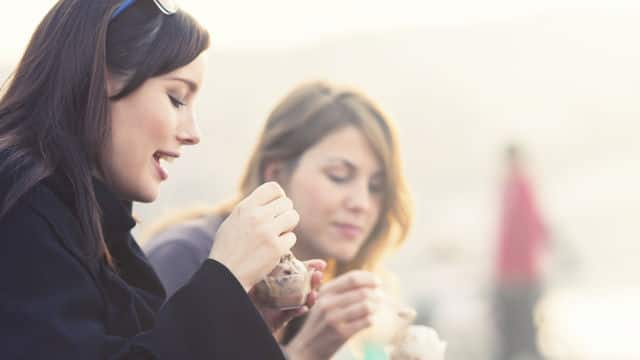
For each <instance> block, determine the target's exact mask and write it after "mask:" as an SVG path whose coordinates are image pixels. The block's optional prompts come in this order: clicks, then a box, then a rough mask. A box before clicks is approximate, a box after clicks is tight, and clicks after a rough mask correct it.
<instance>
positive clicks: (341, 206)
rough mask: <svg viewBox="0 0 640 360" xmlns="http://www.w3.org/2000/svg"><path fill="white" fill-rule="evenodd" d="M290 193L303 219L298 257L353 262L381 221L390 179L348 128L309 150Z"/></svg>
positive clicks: (292, 180) (365, 143) (298, 230)
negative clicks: (386, 189)
mask: <svg viewBox="0 0 640 360" xmlns="http://www.w3.org/2000/svg"><path fill="white" fill-rule="evenodd" d="M285 188H286V191H287V195H288V196H289V197H290V198H291V200H292V201H293V204H294V206H295V208H296V210H297V211H298V212H299V213H300V223H299V224H298V226H297V227H296V230H295V233H296V234H297V236H298V241H297V243H296V245H295V247H294V249H293V252H294V253H295V254H296V256H298V257H300V258H302V259H308V258H317V257H320V258H325V259H337V260H340V261H349V260H351V259H353V258H354V257H355V256H356V254H357V253H358V251H359V250H360V248H361V247H362V245H363V244H364V242H365V240H366V239H367V238H368V237H369V234H370V233H371V231H372V229H373V227H374V226H375V225H376V222H377V220H378V218H379V216H380V211H381V206H382V197H383V194H382V191H383V189H384V175H383V172H382V170H381V167H380V163H379V161H378V159H377V158H376V156H375V155H374V152H373V150H372V149H371V146H370V145H369V143H368V141H367V139H366V138H365V137H364V136H363V135H362V133H361V132H360V131H359V130H358V129H357V128H355V127H353V126H348V127H344V128H342V129H339V130H337V131H335V132H333V133H331V134H329V135H327V136H326V137H324V138H323V139H322V140H320V141H319V142H318V143H317V144H315V145H314V146H312V147H311V148H309V149H308V150H307V151H306V152H305V153H304V154H303V155H302V156H301V158H300V160H299V163H298V165H297V167H296V168H295V170H294V172H293V173H292V174H291V177H290V178H289V181H288V182H286V185H285Z"/></svg>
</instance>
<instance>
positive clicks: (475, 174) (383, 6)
mask: <svg viewBox="0 0 640 360" xmlns="http://www.w3.org/2000/svg"><path fill="white" fill-rule="evenodd" d="M53 3H54V1H52V0H29V1H28V2H25V1H23V2H18V3H14V4H12V5H11V6H10V7H8V8H5V9H4V10H3V11H2V15H0V16H1V17H2V20H1V21H0V33H2V34H3V35H2V41H0V79H2V80H4V79H5V78H6V76H7V75H8V74H9V73H10V72H11V70H12V67H13V66H14V65H15V64H16V62H17V61H18V59H19V56H20V53H21V51H22V50H23V49H24V46H25V45H26V42H27V41H28V39H29V36H30V34H31V32H32V30H33V29H34V28H35V26H36V24H37V22H38V21H39V20H40V19H41V18H42V17H43V16H44V14H45V13H46V11H47V10H48V8H50V7H51V5H52V4H53ZM180 3H181V5H182V7H183V8H185V9H187V10H191V11H192V12H193V13H194V14H195V15H196V17H198V18H199V19H200V21H201V22H202V23H203V24H204V25H205V26H206V27H208V28H209V30H210V31H211V32H212V35H213V49H212V50H211V52H210V57H209V62H210V67H209V69H208V74H207V78H208V80H207V83H206V86H205V88H204V92H203V94H202V95H201V97H200V103H199V125H200V127H201V131H202V142H201V144H200V146H197V147H194V148H193V149H187V151H185V154H184V156H183V157H182V159H181V160H180V161H178V162H177V163H176V164H174V165H172V169H171V172H172V177H171V178H170V179H169V180H168V181H167V182H166V183H165V184H164V185H163V187H164V189H163V191H162V192H161V197H160V198H159V200H158V201H156V202H155V203H153V204H145V205H137V206H136V209H135V212H136V213H137V215H138V217H139V218H140V219H141V220H142V223H141V226H139V230H138V232H140V230H143V229H144V227H145V225H147V224H149V223H152V222H153V221H155V220H156V219H158V217H161V216H163V215H166V214H170V213H172V212H174V211H175V210H176V209H179V208H181V207H186V206H191V205H202V204H214V203H217V202H218V201H220V200H223V199H227V198H228V197H229V196H230V195H231V194H233V192H234V191H235V183H236V182H237V180H238V179H239V177H240V171H241V169H242V168H243V166H244V161H245V160H246V159H247V158H248V155H249V152H250V150H251V148H252V146H253V144H254V141H255V140H256V137H257V134H258V131H259V129H260V126H261V125H262V123H263V121H264V120H265V119H266V116H267V114H268V113H269V112H270V111H271V109H272V106H273V105H274V104H275V103H276V102H277V101H278V100H279V99H280V98H281V97H282V96H284V95H285V94H286V93H287V92H288V91H289V90H290V89H291V88H292V87H293V86H294V85H296V84H298V83H299V82H301V81H304V80H309V79H325V80H328V81H332V82H338V83H346V84H350V85H353V86H356V87H358V88H361V89H363V90H364V92H365V93H367V94H368V95H370V97H372V98H373V99H374V100H377V101H378V102H379V104H380V105H381V107H382V109H384V110H385V111H386V112H387V113H389V114H390V115H391V116H392V118H393V119H394V120H395V122H396V123H397V126H398V131H399V136H400V140H401V150H402V155H403V159H404V167H405V170H406V174H407V176H408V182H409V185H410V188H411V190H412V194H413V196H414V200H415V225H414V226H413V228H412V231H411V234H410V237H409V239H408V241H407V242H406V243H405V245H404V246H403V247H402V248H401V249H400V250H399V251H398V252H397V253H396V254H394V255H393V256H391V257H389V258H388V259H387V264H388V267H389V268H390V269H391V270H393V271H394V272H395V273H396V275H397V276H398V279H399V282H400V285H401V287H402V288H403V290H404V296H405V297H406V301H407V302H409V303H411V304H413V305H414V306H415V307H416V308H417V309H418V312H419V318H418V321H419V322H421V323H424V324H427V325H430V326H432V327H434V328H435V329H436V330H437V331H438V332H439V333H440V336H441V337H442V338H443V339H444V340H446V341H447V342H448V344H449V347H448V349H447V359H449V360H470V359H474V360H476V359H494V358H495V354H496V351H497V347H498V345H497V344H499V342H497V341H498V340H497V337H498V335H497V334H498V331H497V327H498V325H497V324H496V319H497V314H496V311H495V308H494V307H493V303H494V293H495V286H496V277H495V263H496V253H497V248H498V237H499V236H498V234H499V232H500V217H501V215H500V214H501V206H502V200H501V196H502V194H501V192H502V187H503V178H504V172H505V162H504V149H505V147H506V145H507V144H510V143H517V144H518V145H519V146H520V149H521V150H522V152H523V154H524V162H525V167H526V169H527V174H528V176H529V177H528V181H529V184H530V187H531V188H532V189H533V190H534V193H535V200H536V202H537V207H538V209H539V211H540V213H541V217H542V218H543V219H544V222H545V224H546V227H547V230H548V235H549V236H548V240H549V241H548V242H547V244H548V246H547V248H546V253H545V254H546V256H545V257H544V258H543V263H542V268H543V271H542V273H541V274H540V278H539V280H540V282H541V284H542V285H543V286H542V287H543V290H542V293H541V295H540V297H539V301H538V302H537V303H536V305H535V308H534V309H535V312H534V314H535V319H536V325H537V328H536V342H537V344H538V348H539V349H540V351H541V352H542V354H543V355H544V357H545V358H546V359H557V360H638V359H640V347H638V346H637V345H636V342H634V341H633V340H632V338H631V336H632V334H633V333H635V331H632V330H635V329H636V325H637V324H638V323H640V310H639V306H638V305H640V286H639V285H640V261H639V260H640V244H638V241H639V240H640V230H639V227H638V220H639V219H638V217H639V214H640V191H639V190H638V186H639V184H640V165H639V164H638V161H639V160H640V145H638V142H637V140H636V138H637V134H638V132H639V131H640V120H639V118H640V101H639V100H640V66H639V64H640V44H638V40H637V39H638V35H640V21H639V20H640V3H638V2H637V1H616V0H606V1H605V0H601V1H587V0H582V1H568V0H553V1H552V0H538V1H506V0H505V1H501V0H485V1H474V0H454V1H446V2H443V1H435V0H422V1H409V0H396V1H394V2H393V3H391V2H390V1H371V0H369V1H364V0H340V1H338V0H325V1H323V2H307V1H299V0H298V1H294V0H273V1H268V2H267V1H260V0H254V1H250V0H235V1H233V2H232V1H218V0H207V1H205V0H182V1H180ZM9 9H10V11H9ZM522 359H524V357H523V358H522Z"/></svg>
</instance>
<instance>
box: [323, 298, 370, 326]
mask: <svg viewBox="0 0 640 360" xmlns="http://www.w3.org/2000/svg"><path fill="white" fill-rule="evenodd" d="M375 309H376V305H374V304H373V302H370V301H365V302H363V303H359V304H352V305H349V306H346V307H343V308H340V309H336V310H335V311H334V312H333V314H332V315H331V316H332V317H335V319H337V320H338V321H340V322H344V323H350V322H354V321H359V320H361V319H363V318H366V317H369V316H371V315H373V313H374V312H375Z"/></svg>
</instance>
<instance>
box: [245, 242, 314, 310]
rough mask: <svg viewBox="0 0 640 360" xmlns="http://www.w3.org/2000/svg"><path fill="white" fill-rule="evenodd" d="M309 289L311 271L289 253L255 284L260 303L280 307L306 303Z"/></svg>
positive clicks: (292, 307)
mask: <svg viewBox="0 0 640 360" xmlns="http://www.w3.org/2000/svg"><path fill="white" fill-rule="evenodd" d="M310 291H311V272H310V271H308V270H307V267H306V266H305V265H304V263H303V262H302V261H300V260H298V259H296V258H295V257H294V256H293V254H291V253H289V254H286V255H284V256H282V257H281V258H280V262H279V263H278V265H276V267H275V268H274V269H273V270H272V271H271V272H270V273H269V275H267V276H265V278H264V279H262V281H260V282H259V283H258V284H256V286H255V294H256V298H257V299H258V301H260V302H261V303H263V304H265V305H267V306H270V307H274V308H278V309H282V310H287V309H294V308H297V307H300V306H302V305H304V304H305V303H306V300H307V295H308V294H309V292H310Z"/></svg>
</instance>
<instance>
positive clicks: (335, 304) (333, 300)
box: [318, 288, 382, 313]
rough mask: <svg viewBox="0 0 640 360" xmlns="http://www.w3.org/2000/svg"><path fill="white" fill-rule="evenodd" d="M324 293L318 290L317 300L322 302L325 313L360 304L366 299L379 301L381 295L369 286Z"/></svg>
mask: <svg viewBox="0 0 640 360" xmlns="http://www.w3.org/2000/svg"><path fill="white" fill-rule="evenodd" d="M325 294H327V293H325V292H323V291H320V293H319V294H318V300H319V301H323V302H324V304H323V306H324V308H325V310H326V311H327V313H331V312H332V311H334V310H336V309H340V308H344V307H347V306H350V305H352V304H361V303H364V302H366V301H380V299H382V296H381V295H380V294H379V293H378V292H376V291H374V290H372V289H369V288H360V289H355V290H351V291H347V292H342V293H337V294H333V293H332V294H327V295H325Z"/></svg>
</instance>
